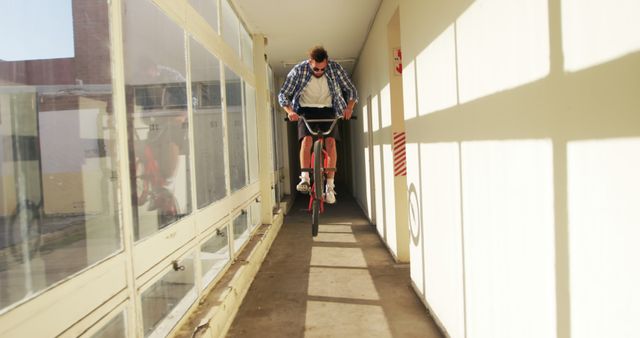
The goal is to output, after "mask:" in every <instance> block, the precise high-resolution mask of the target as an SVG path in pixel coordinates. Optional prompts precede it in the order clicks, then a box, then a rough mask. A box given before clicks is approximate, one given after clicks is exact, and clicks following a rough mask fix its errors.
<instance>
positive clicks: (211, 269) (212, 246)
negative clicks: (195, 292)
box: [200, 225, 229, 287]
mask: <svg viewBox="0 0 640 338" xmlns="http://www.w3.org/2000/svg"><path fill="white" fill-rule="evenodd" d="M200 262H201V263H202V279H203V283H202V285H203V287H206V286H207V285H209V283H211V282H212V281H213V280H214V279H215V278H216V276H217V275H218V273H220V271H221V270H222V269H223V268H224V266H225V265H227V263H228V262H229V227H228V226H227V225H225V226H223V227H222V228H220V229H217V230H216V232H215V234H214V235H213V237H211V238H210V239H209V240H208V241H206V242H205V243H204V244H202V246H201V247H200Z"/></svg>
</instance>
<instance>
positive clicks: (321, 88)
mask: <svg viewBox="0 0 640 338" xmlns="http://www.w3.org/2000/svg"><path fill="white" fill-rule="evenodd" d="M300 106H302V107H316V108H322V107H331V106H332V104H331V94H330V93H329V84H328V83H327V77H326V76H325V75H324V74H322V76H321V77H319V78H317V77H315V76H313V75H311V80H309V83H307V86H306V87H304V89H302V93H301V94H300Z"/></svg>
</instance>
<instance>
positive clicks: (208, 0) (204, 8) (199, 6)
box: [189, 0, 218, 32]
mask: <svg viewBox="0 0 640 338" xmlns="http://www.w3.org/2000/svg"><path fill="white" fill-rule="evenodd" d="M217 2H218V1H217V0H189V3H190V4H191V6H192V7H193V8H194V9H195V10H196V11H198V14H200V15H201V16H202V17H203V18H204V19H205V20H207V22H208V23H209V25H211V28H213V30H214V31H216V32H217V31H218V6H217Z"/></svg>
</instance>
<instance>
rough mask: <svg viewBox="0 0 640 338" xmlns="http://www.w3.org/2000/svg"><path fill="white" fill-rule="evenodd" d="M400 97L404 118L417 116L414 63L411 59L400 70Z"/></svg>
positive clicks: (408, 118)
mask: <svg viewBox="0 0 640 338" xmlns="http://www.w3.org/2000/svg"><path fill="white" fill-rule="evenodd" d="M402 97H403V101H402V103H403V105H404V119H405V120H410V119H412V118H414V117H417V116H418V106H417V93H416V63H415V61H413V60H411V62H409V64H407V65H406V66H405V67H404V69H403V70H402Z"/></svg>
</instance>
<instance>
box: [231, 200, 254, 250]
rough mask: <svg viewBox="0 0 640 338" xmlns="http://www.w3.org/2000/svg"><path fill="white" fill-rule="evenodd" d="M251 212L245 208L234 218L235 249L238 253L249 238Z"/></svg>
mask: <svg viewBox="0 0 640 338" xmlns="http://www.w3.org/2000/svg"><path fill="white" fill-rule="evenodd" d="M248 214H249V212H248V210H247V209H243V210H242V212H241V213H240V214H239V215H238V216H236V218H235V219H234V220H233V249H234V250H235V252H236V253H237V252H238V251H239V250H240V248H242V245H243V244H244V243H245V242H246V241H247V239H249V234H250V231H249V230H251V229H249V217H248V216H249V215H248Z"/></svg>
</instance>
